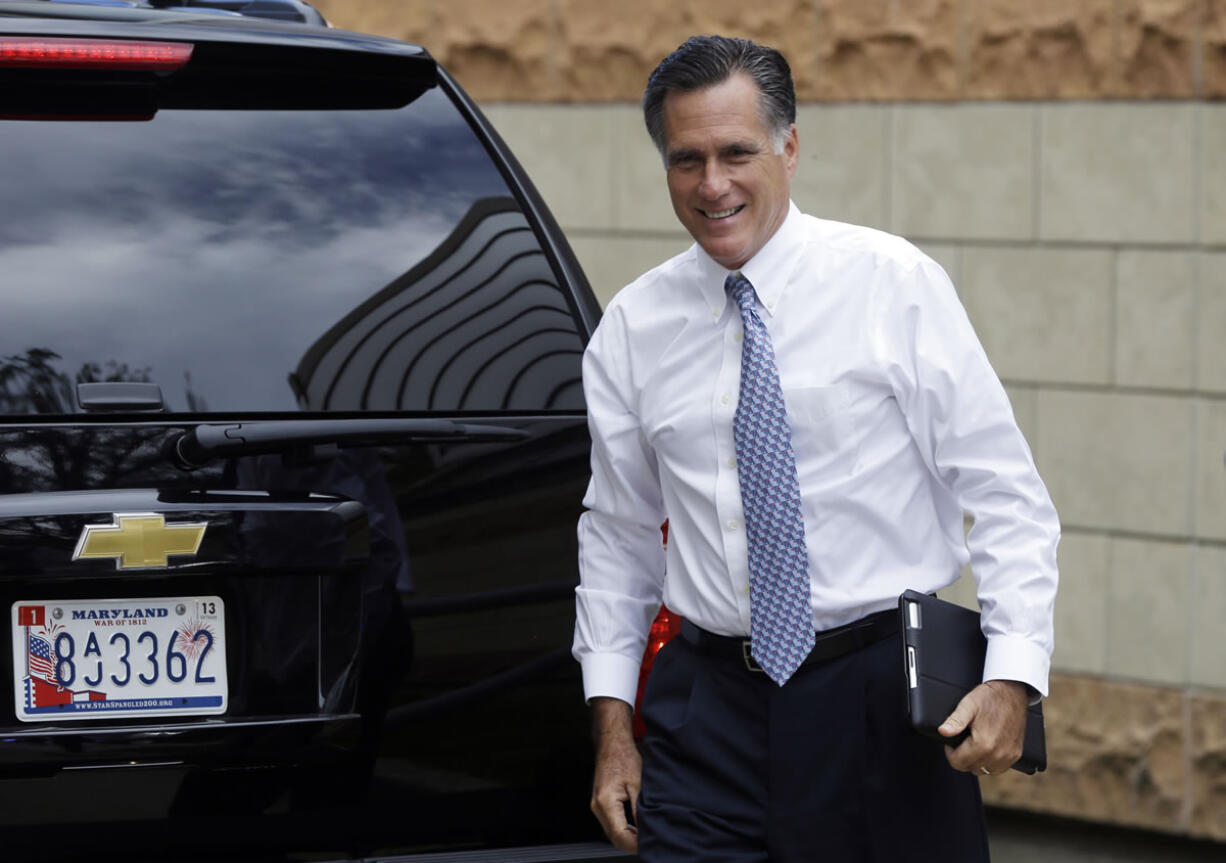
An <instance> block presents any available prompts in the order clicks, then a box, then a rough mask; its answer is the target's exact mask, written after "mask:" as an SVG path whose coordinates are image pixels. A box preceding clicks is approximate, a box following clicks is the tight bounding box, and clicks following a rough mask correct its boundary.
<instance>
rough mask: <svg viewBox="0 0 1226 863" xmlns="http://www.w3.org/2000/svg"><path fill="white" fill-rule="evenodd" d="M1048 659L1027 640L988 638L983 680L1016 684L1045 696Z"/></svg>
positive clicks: (1000, 636)
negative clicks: (1013, 682) (1025, 686)
mask: <svg viewBox="0 0 1226 863" xmlns="http://www.w3.org/2000/svg"><path fill="white" fill-rule="evenodd" d="M1050 670H1051V657H1049V656H1048V655H1047V651H1046V650H1044V649H1043V648H1042V647H1040V646H1039V645H1037V644H1035V643H1034V642H1033V641H1030V640H1029V639H1026V638H1022V637H1020V636H1017V635H995V636H992V637H990V638H988V654H987V658H986V659H985V660H984V662H983V679H984V680H1016V681H1017V682H1018V683H1025V684H1026V685H1027V686H1030V687H1031V688H1032V689H1034V690H1035V691H1036V692H1038V694H1039V695H1040V696H1046V695H1047V676H1048V672H1049V671H1050Z"/></svg>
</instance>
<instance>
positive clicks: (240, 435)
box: [170, 418, 529, 470]
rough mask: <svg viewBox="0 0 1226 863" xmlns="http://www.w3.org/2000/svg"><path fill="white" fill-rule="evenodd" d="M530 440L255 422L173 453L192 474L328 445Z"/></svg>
mask: <svg viewBox="0 0 1226 863" xmlns="http://www.w3.org/2000/svg"><path fill="white" fill-rule="evenodd" d="M527 437H529V434H528V432H526V431H524V430H523V429H517V428H510V427H508V426H494V425H482V424H479V423H458V422H454V421H452V420H441V419H411V418H403V419H348V420H310V419H301V420H256V421H253V422H241V423H208V424H204V425H199V426H196V427H195V428H192V429H188V430H187V431H185V432H184V433H183V434H182V435H180V436H179V437H178V438H176V439H175V440H174V441H173V443H172V446H171V448H170V449H171V457H172V458H173V460H174V461H175V463H176V464H178V465H179V467H181V468H184V469H186V470H193V469H195V468H198V467H201V466H203V465H204V464H206V463H208V462H209V461H211V460H212V459H216V458H227V457H230V456H239V455H257V454H260V453H277V452H288V451H293V450H295V449H298V448H303V447H312V446H319V445H327V444H335V445H337V446H379V445H381V444H407V443H445V442H449V441H451V442H459V441H465V442H483V443H484V442H490V443H493V442H498V441H516V440H524V439H525V438H527Z"/></svg>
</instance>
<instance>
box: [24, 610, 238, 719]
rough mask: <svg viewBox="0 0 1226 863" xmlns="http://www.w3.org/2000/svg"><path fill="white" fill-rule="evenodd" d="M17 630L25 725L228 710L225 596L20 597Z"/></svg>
mask: <svg viewBox="0 0 1226 863" xmlns="http://www.w3.org/2000/svg"><path fill="white" fill-rule="evenodd" d="M12 633H13V685H14V704H15V706H16V714H17V718H18V719H20V720H21V721H23V722H51V721H56V722H59V721H64V720H82V719H84V720H88V719H107V718H112V719H113V718H117V717H133V716H189V715H207V714H219V713H225V711H226V702H227V697H228V687H227V682H226V649H225V604H224V603H223V602H222V600H221V597H219V596H173V597H159V598H154V599H94V600H60V599H55V600H21V601H18V602H14V603H13V606H12Z"/></svg>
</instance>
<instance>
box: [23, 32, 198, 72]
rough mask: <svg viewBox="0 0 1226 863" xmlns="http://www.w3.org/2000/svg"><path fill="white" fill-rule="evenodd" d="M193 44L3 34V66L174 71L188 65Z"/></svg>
mask: <svg viewBox="0 0 1226 863" xmlns="http://www.w3.org/2000/svg"><path fill="white" fill-rule="evenodd" d="M192 48H193V46H192V45H190V44H188V43H186V42H132V41H127V40H116V39H60V38H51V37H46V38H35V37H28V36H0V66H4V67H10V68H12V67H22V68H39V69H126V70H144V71H150V72H171V71H174V70H175V69H181V68H183V66H185V65H187V61H188V60H190V59H191V56H192Z"/></svg>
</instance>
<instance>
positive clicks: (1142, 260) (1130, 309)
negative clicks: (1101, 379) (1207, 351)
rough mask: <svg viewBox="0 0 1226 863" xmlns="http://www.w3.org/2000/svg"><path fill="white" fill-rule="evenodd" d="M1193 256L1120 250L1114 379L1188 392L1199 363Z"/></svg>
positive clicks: (1117, 266) (1125, 383) (1117, 279)
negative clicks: (1197, 360)
mask: <svg viewBox="0 0 1226 863" xmlns="http://www.w3.org/2000/svg"><path fill="white" fill-rule="evenodd" d="M1196 272H1197V267H1196V255H1195V253H1194V252H1148V251H1146V252H1141V251H1123V252H1120V254H1119V257H1118V259H1117V261H1116V274H1117V276H1116V304H1115V332H1116V342H1115V378H1116V382H1117V383H1120V384H1124V385H1126V386H1140V387H1167V388H1171V389H1190V388H1191V387H1192V385H1193V383H1194V380H1195V376H1196V375H1195V363H1196V332H1195V328H1196V325H1195V320H1196V308H1195V305H1196Z"/></svg>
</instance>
